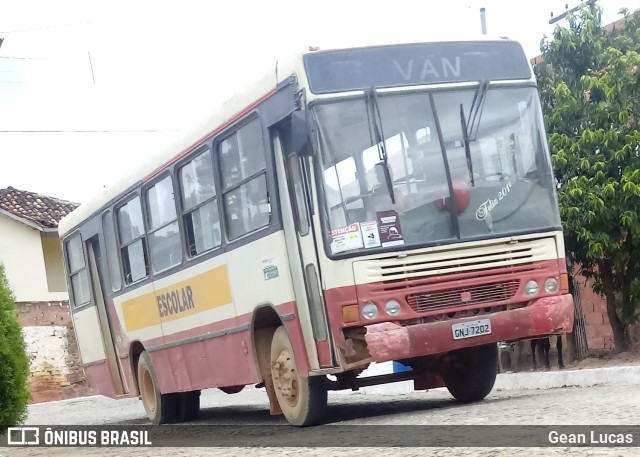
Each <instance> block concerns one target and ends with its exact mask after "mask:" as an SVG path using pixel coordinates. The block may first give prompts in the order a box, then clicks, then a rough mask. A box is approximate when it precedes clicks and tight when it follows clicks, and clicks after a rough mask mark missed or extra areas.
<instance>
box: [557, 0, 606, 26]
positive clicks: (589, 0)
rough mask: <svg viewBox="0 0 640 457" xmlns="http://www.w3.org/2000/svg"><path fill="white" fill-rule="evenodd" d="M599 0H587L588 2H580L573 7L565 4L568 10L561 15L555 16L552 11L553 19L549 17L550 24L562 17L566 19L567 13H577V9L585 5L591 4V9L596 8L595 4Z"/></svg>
mask: <svg viewBox="0 0 640 457" xmlns="http://www.w3.org/2000/svg"><path fill="white" fill-rule="evenodd" d="M596 1H597V0H587V2H586V3H580V4H579V5H578V6H574V7H573V8H571V9H569V5H565V9H566V10H567V11H565V12H564V13H562V14H560V15H559V16H555V17H554V16H553V12H552V13H551V19H549V24H554V23H556V22H558V21H560V20H562V19H564V18H565V17H566V15H567V14H569V13H575V12H576V11H578V10H579V9H581V8H582V7H583V6H584V5H589V8H591V11H593V10H594V8H595V4H596Z"/></svg>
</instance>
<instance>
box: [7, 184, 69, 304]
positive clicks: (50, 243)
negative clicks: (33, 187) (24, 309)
mask: <svg viewBox="0 0 640 457" xmlns="http://www.w3.org/2000/svg"><path fill="white" fill-rule="evenodd" d="M77 206H78V205H77V204H75V203H71V202H67V201H63V200H58V199H56V198H52V197H47V196H44V195H39V194H36V193H34V192H26V191H22V190H17V189H14V188H13V187H7V188H6V189H0V263H2V264H4V268H5V273H6V276H7V280H8V281H9V284H10V285H11V288H12V289H13V292H14V294H15V297H16V301H17V302H52V301H65V300H68V299H69V295H68V293H67V286H66V282H65V276H64V268H63V264H62V250H61V248H60V241H59V240H58V228H57V227H58V221H60V219H62V217H64V216H65V215H67V214H68V213H70V212H71V211H73V210H74V209H75V208H76V207H77Z"/></svg>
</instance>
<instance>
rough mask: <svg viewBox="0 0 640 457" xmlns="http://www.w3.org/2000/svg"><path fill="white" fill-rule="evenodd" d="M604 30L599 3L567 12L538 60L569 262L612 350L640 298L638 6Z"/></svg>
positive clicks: (622, 344) (624, 340)
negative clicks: (609, 331)
mask: <svg viewBox="0 0 640 457" xmlns="http://www.w3.org/2000/svg"><path fill="white" fill-rule="evenodd" d="M621 13H622V14H624V21H623V22H624V24H623V28H619V29H618V30H617V31H616V32H615V33H611V32H609V33H605V30H604V29H603V27H602V25H601V10H600V9H599V8H594V9H593V10H590V9H588V8H584V9H582V10H581V11H580V12H579V13H578V14H577V15H569V16H568V24H569V25H568V27H560V26H558V27H556V29H555V31H554V34H553V40H552V41H547V40H543V42H542V43H541V50H542V52H543V54H542V58H543V62H542V63H541V64H538V65H536V66H535V72H536V76H537V78H538V81H539V85H540V93H541V98H542V103H543V109H544V118H545V125H546V127H547V131H548V133H549V145H550V147H551V153H552V160H553V163H554V167H555V172H556V179H557V183H558V201H559V203H560V213H561V216H562V220H563V226H564V230H565V242H566V247H567V253H568V256H569V260H570V262H571V264H572V266H579V267H580V268H581V269H582V273H583V275H584V276H585V277H587V278H593V279H594V290H595V291H596V292H598V293H600V294H601V295H603V296H604V297H605V298H606V301H607V314H608V316H609V321H610V322H611V326H612V328H613V333H614V338H615V344H616V349H617V350H618V351H622V350H626V349H627V348H628V346H629V339H628V334H627V332H626V329H627V328H628V325H629V324H631V323H633V322H634V321H635V320H637V316H636V308H637V305H638V302H639V301H640V218H639V215H640V153H639V146H640V72H639V71H638V67H639V66H640V56H639V55H638V52H639V51H640V13H636V14H634V15H628V14H627V12H626V11H625V10H622V11H621Z"/></svg>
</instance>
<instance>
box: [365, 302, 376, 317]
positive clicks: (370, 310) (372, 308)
mask: <svg viewBox="0 0 640 457" xmlns="http://www.w3.org/2000/svg"><path fill="white" fill-rule="evenodd" d="M362 315H363V316H364V317H365V319H375V318H376V317H378V307H377V306H376V305H374V304H373V303H371V302H369V303H367V304H366V305H364V306H363V307H362Z"/></svg>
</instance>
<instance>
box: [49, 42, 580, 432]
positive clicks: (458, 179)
mask: <svg viewBox="0 0 640 457" xmlns="http://www.w3.org/2000/svg"><path fill="white" fill-rule="evenodd" d="M140 154H147V151H140ZM125 168H127V167H126V166H125V165H124V164H123V169H125ZM554 183H555V181H554V176H553V172H552V166H551V161H550V154H549V150H548V145H547V142H546V135H545V130H544V125H543V118H542V113H541V108H540V101H539V96H538V92H537V87H536V81H535V79H534V75H533V72H532V69H531V66H530V64H529V62H528V60H527V59H526V57H525V54H524V52H523V50H522V47H521V46H520V44H519V43H517V42H515V41H511V40H507V39H481V40H476V41H465V42H462V41H452V42H432V43H406V44H384V45H376V46H370V47H357V48H345V49H332V50H319V51H317V50H316V51H308V52H304V53H300V54H299V55H296V56H294V57H293V58H292V59H291V60H289V61H287V62H284V61H279V62H278V64H277V65H274V67H273V68H271V69H268V71H267V72H266V76H265V77H264V78H262V79H260V80H259V81H258V82H257V83H256V84H255V85H254V86H252V87H249V88H247V89H246V90H245V91H244V92H242V93H241V94H239V95H236V96H235V97H233V98H231V99H230V100H229V101H228V102H226V103H225V104H223V105H222V106H221V107H215V108H212V110H211V116H210V117H208V118H206V119H204V120H203V121H202V122H201V123H200V124H199V125H196V126H194V127H193V130H191V131H190V132H188V133H186V134H184V135H183V136H182V137H181V139H180V140H179V141H178V142H177V143H176V144H172V145H170V146H167V147H166V148H165V149H164V150H162V151H158V153H157V154H156V155H154V156H153V158H150V159H149V160H148V161H147V162H146V164H144V166H142V167H140V168H139V169H135V170H131V171H128V172H127V174H126V176H124V177H122V179H120V180H119V181H118V182H117V183H115V184H114V185H112V186H111V187H109V188H107V189H106V190H105V191H104V192H103V193H102V194H101V195H98V196H96V197H95V198H93V199H92V200H90V201H89V202H88V203H86V204H83V205H81V206H80V207H79V208H78V209H77V210H76V211H74V212H73V213H71V214H70V215H69V216H67V217H66V218H65V219H64V220H62V222H61V223H60V227H59V229H60V236H61V240H62V243H63V247H64V253H65V262H66V265H65V266H66V268H67V276H68V285H69V289H70V297H71V298H70V301H71V309H72V313H73V322H74V326H75V331H76V334H77V339H78V345H79V349H80V353H81V357H82V363H83V366H84V371H85V374H86V379H87V382H88V384H89V385H90V386H92V387H94V388H95V389H96V390H97V391H98V392H99V393H101V394H104V395H107V396H110V397H123V396H140V398H141V400H142V403H143V405H144V408H145V410H146V412H147V414H148V417H149V419H150V420H151V421H152V422H153V423H156V424H159V423H167V422H174V421H181V420H189V419H191V418H193V417H195V416H196V414H197V413H198V411H199V406H200V391H201V390H202V389H208V388H219V389H221V390H223V391H224V392H226V393H229V394H231V393H237V392H239V391H241V390H242V389H243V387H244V386H248V385H255V386H264V387H265V390H266V392H267V395H268V399H269V403H270V410H271V413H272V414H284V416H285V417H286V419H287V420H288V421H289V422H290V423H291V424H294V425H310V424H314V423H318V422H319V421H321V420H322V418H323V414H324V411H325V409H326V405H327V391H328V390H339V389H358V388H360V387H362V386H368V385H374V384H383V383H388V382H394V381H401V380H414V385H415V388H416V389H428V388H435V387H442V386H446V387H447V388H448V389H449V391H450V392H451V394H452V395H453V396H454V397H455V398H457V399H458V400H460V401H463V402H469V401H477V400H481V399H482V398H484V397H485V396H486V395H487V394H489V392H490V391H491V389H492V388H493V384H494V381H495V378H496V372H497V357H498V353H497V342H499V341H516V340H520V339H526V338H534V337H540V336H545V335H551V334H556V333H561V332H567V331H570V330H571V329H572V325H573V301H572V297H571V295H569V293H568V278H567V271H566V264H565V253H564V245H563V236H562V226H561V222H560V217H559V211H558V204H557V200H556V194H555V184H554ZM392 360H393V361H400V362H401V363H402V364H404V365H406V366H408V367H411V369H412V370H411V371H403V372H401V373H394V374H387V375H380V376H372V377H364V378H363V377H362V376H360V375H361V373H362V371H363V370H365V369H366V368H367V367H368V366H369V364H371V363H373V362H376V363H379V362H385V361H392ZM328 375H332V376H331V377H328Z"/></svg>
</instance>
